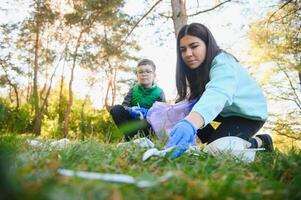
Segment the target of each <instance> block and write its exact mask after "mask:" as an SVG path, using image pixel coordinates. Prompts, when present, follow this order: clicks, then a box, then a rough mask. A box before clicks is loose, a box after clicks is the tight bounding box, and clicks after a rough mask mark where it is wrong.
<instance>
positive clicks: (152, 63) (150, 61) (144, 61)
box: [137, 58, 156, 72]
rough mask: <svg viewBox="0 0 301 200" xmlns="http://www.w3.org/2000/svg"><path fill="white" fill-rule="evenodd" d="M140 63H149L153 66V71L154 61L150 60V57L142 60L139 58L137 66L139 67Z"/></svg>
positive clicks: (154, 68) (154, 67)
mask: <svg viewBox="0 0 301 200" xmlns="http://www.w3.org/2000/svg"><path fill="white" fill-rule="evenodd" d="M141 65H150V66H152V68H153V71H154V72H155V71H156V65H155V63H154V62H153V61H152V60H150V59H146V58H145V59H142V60H139V61H138V64H137V67H139V66H141Z"/></svg>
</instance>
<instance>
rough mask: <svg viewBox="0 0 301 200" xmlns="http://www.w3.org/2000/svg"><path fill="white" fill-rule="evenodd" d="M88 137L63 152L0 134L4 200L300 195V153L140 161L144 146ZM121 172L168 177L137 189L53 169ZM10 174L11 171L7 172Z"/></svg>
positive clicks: (146, 177) (141, 177) (142, 177)
mask: <svg viewBox="0 0 301 200" xmlns="http://www.w3.org/2000/svg"><path fill="white" fill-rule="evenodd" d="M115 145H116V144H114V143H113V144H104V143H98V142H95V141H93V140H87V141H83V142H76V141H73V142H72V143H71V144H70V145H69V146H68V147H66V148H64V149H53V148H48V147H47V146H45V147H34V146H30V145H29V144H28V143H27V142H26V140H25V138H24V139H23V138H16V137H13V136H2V137H1V138H0V159H1V161H3V159H5V162H0V165H1V171H0V173H1V177H2V178H1V180H0V181H1V182H2V183H4V184H2V185H4V186H5V187H1V188H0V190H1V193H0V195H2V196H1V197H3V196H4V197H6V199H251V200H253V199H254V200H257V199H276V200H277V199H279V200H280V199H281V200H282V199H300V198H301V192H300V190H299V186H300V184H301V176H300V170H301V168H300V166H301V151H300V149H298V150H297V149H292V150H290V151H288V152H287V153H285V154H284V153H281V152H280V151H278V150H276V151H275V152H273V153H258V154H257V158H256V161H255V162H254V163H250V164H246V163H242V162H239V161H237V160H233V159H232V158H230V157H217V158H214V157H211V156H209V155H207V154H205V153H203V154H201V155H199V156H196V155H192V154H190V155H189V154H184V155H183V156H181V157H179V158H178V159H176V160H171V159H170V157H169V156H166V157H165V158H158V157H156V158H151V159H150V160H147V161H145V162H143V161H142V160H141V157H142V154H143V152H145V150H146V149H144V148H139V147H137V146H135V145H129V146H127V147H124V148H121V147H119V148H116V146H115ZM62 168H64V169H72V170H83V171H90V172H99V173H115V174H127V175H130V176H133V177H135V178H136V179H137V180H149V181H152V180H156V178H157V177H159V176H162V175H163V174H165V173H166V172H171V173H172V174H173V176H172V177H171V178H169V179H168V180H166V181H164V182H161V183H157V184H155V185H154V186H151V187H146V188H139V187H137V186H135V185H131V184H118V183H112V182H105V181H100V180H94V181H93V180H86V179H81V178H75V177H74V178H73V177H71V178H67V177H62V176H60V175H59V174H58V173H57V170H58V169H62ZM7 172H10V173H7Z"/></svg>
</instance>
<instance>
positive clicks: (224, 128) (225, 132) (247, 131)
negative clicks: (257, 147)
mask: <svg viewBox="0 0 301 200" xmlns="http://www.w3.org/2000/svg"><path fill="white" fill-rule="evenodd" d="M214 121H216V122H220V123H221V124H220V125H219V126H218V127H217V129H214V128H213V127H212V126H211V124H208V125H207V126H205V127H204V128H202V129H199V130H198V132H197V135H198V137H199V138H200V140H201V142H202V143H207V144H209V143H210V142H213V141H214V140H216V139H218V138H221V137H225V136H237V137H240V138H242V139H244V140H247V141H250V140H252V136H254V135H255V134H256V133H257V131H258V130H259V129H260V128H261V127H262V126H263V124H264V123H265V121H260V120H251V119H247V118H243V117H237V116H231V117H222V116H220V115H219V116H217V117H216V118H215V119H214Z"/></svg>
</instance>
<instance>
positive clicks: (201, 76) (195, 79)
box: [176, 23, 222, 102]
mask: <svg viewBox="0 0 301 200" xmlns="http://www.w3.org/2000/svg"><path fill="white" fill-rule="evenodd" d="M185 35H191V36H194V37H198V38H199V39H201V40H202V41H204V43H205V44H206V56H205V60H204V62H203V63H202V64H201V65H200V66H199V67H198V68H196V69H190V68H189V67H188V66H187V65H186V64H185V62H184V61H183V58H182V53H181V51H180V40H181V39H182V38H183V37H184V36H185ZM221 51H222V50H221V49H220V48H219V47H218V45H217V43H216V41H215V39H214V37H213V35H212V33H211V32H210V30H209V29H208V28H207V27H206V26H204V25H203V24H199V23H192V24H189V25H185V26H183V27H182V28H181V30H180V31H179V34H178V37H177V66H176V86H177V91H178V98H177V101H176V102H178V101H181V100H183V99H185V98H187V97H188V99H190V100H191V99H194V98H198V97H200V96H201V95H202V94H203V92H204V91H205V86H206V84H207V83H208V82H209V71H210V68H211V63H212V60H213V59H214V57H215V56H216V55H218V54H219V53H220V52H221ZM188 87H189V94H188V91H187V88H188Z"/></svg>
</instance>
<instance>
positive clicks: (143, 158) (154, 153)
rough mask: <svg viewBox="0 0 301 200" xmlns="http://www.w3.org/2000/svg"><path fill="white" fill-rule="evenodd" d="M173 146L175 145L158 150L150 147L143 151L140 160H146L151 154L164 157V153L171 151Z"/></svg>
mask: <svg viewBox="0 0 301 200" xmlns="http://www.w3.org/2000/svg"><path fill="white" fill-rule="evenodd" d="M174 148H175V146H173V147H169V148H167V149H164V150H161V151H160V150H158V149H157V148H151V149H149V150H147V151H146V152H144V154H143V157H142V161H146V160H147V159H149V158H150V157H152V156H159V157H164V156H165V154H166V153H168V152H170V151H172V150H173V149H174Z"/></svg>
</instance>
